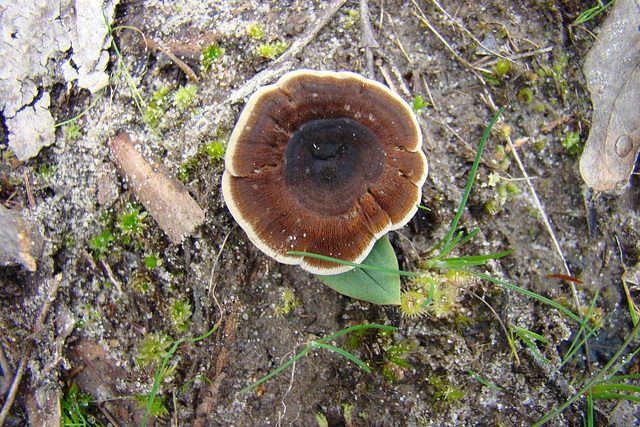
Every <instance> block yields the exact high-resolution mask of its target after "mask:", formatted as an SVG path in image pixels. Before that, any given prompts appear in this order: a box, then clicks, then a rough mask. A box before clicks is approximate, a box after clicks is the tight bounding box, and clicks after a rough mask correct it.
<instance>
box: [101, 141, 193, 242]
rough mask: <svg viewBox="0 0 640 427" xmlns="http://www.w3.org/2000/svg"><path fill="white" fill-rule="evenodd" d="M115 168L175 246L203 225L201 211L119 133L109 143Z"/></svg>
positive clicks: (185, 190)
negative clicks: (116, 166)
mask: <svg viewBox="0 0 640 427" xmlns="http://www.w3.org/2000/svg"><path fill="white" fill-rule="evenodd" d="M110 146H111V152H112V154H113V156H114V157H115V160H116V164H117V165H118V168H119V169H120V171H121V172H122V174H123V175H124V177H125V178H126V179H127V180H128V181H129V182H130V184H131V188H132V189H133V192H134V193H135V195H136V196H137V197H138V199H139V200H140V202H141V203H142V204H143V205H144V207H145V208H147V210H148V211H149V213H150V214H151V216H152V217H153V219H155V220H156V222H157V223H158V225H159V226H160V228H162V230H164V232H165V233H167V235H168V236H169V238H170V239H171V241H172V242H173V243H174V244H179V243H180V242H181V241H182V237H183V236H184V235H190V234H191V233H192V232H193V230H195V228H196V227H198V226H199V225H201V224H202V223H204V211H203V210H202V208H201V207H200V206H198V204H197V203H196V202H195V200H193V199H192V198H191V196H190V195H189V192H188V191H187V189H186V188H185V187H184V185H182V184H181V183H180V182H178V181H177V180H175V179H172V178H169V175H168V172H167V170H166V169H165V168H164V166H162V165H161V164H159V163H157V162H156V163H155V164H154V165H153V166H152V165H151V164H150V163H149V162H148V161H147V160H145V159H144V157H142V155H141V154H140V153H138V152H137V151H136V149H135V148H133V144H132V143H131V138H130V137H129V135H128V134H127V133H124V132H121V133H119V134H118V135H117V136H116V137H115V138H113V139H111V141H110Z"/></svg>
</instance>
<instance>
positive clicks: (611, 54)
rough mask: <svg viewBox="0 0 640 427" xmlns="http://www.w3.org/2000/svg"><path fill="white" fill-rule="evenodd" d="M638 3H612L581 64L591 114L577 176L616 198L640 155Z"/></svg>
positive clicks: (626, 182)
mask: <svg viewBox="0 0 640 427" xmlns="http://www.w3.org/2000/svg"><path fill="white" fill-rule="evenodd" d="M637 1H638V0H619V1H618V2H616V4H615V6H614V8H613V10H612V12H611V15H610V16H609V17H608V18H607V21H606V22H605V23H604V25H603V27H602V31H601V32H600V34H599V35H598V40H596V42H595V44H594V45H593V48H592V49H591V51H590V52H589V54H588V55H587V60H586V62H585V64H584V74H585V76H586V77H587V85H588V87H589V91H590V92H591V100H592V102H593V109H594V113H593V124H592V128H591V132H590V134H589V139H588V140H587V143H586V145H585V148H584V152H583V154H582V158H581V159H580V173H581V174H582V178H583V179H584V180H585V182H586V183H587V184H588V185H589V186H590V187H592V188H594V189H596V190H598V191H603V192H617V193H619V192H621V191H622V190H623V189H624V187H626V186H627V185H628V183H629V177H630V176H631V173H632V172H633V169H634V166H635V162H636V158H637V156H638V151H639V150H640V114H638V104H639V103H640V70H639V66H640V51H639V50H638V49H639V47H640V31H638V27H639V26H640V6H639V5H638V3H637Z"/></svg>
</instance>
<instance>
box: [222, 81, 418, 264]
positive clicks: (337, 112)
mask: <svg viewBox="0 0 640 427" xmlns="http://www.w3.org/2000/svg"><path fill="white" fill-rule="evenodd" d="M427 169H428V167H427V160H426V158H425V156H424V153H423V152H422V133H421V131H420V127H419V126H418V122H417V120H416V118H415V115H414V114H413V111H412V109H411V107H410V106H409V105H407V103H406V102H405V101H404V100H403V99H402V98H400V96H398V95H397V94H396V93H394V92H392V91H391V90H390V89H389V88H387V87H386V86H384V85H382V84H380V83H378V82H376V81H374V80H369V79H365V78H364V77H362V76H360V75H358V74H355V73H350V72H339V73H338V72H332V71H313V70H297V71H293V72H290V73H287V74H285V75H284V76H283V77H282V78H281V79H280V80H278V81H277V82H276V83H275V84H273V85H270V86H265V87H262V88H261V89H259V90H258V91H257V92H256V93H254V94H253V95H252V96H251V98H250V99H249V101H248V102H247V105H246V106H245V108H244V110H243V111H242V114H241V115H240V118H239V120H238V123H237V124H236V127H235V129H234V130H233V133H232V134H231V138H230V140H229V144H228V147H227V153H226V157H225V172H224V174H223V176H222V191H223V194H224V198H225V201H226V203H227V206H228V207H229V210H230V211H231V214H232V215H233V217H234V218H235V219H236V221H237V222H238V223H239V224H240V226H241V227H242V228H243V229H244V230H245V231H246V232H247V234H248V236H249V238H250V239H251V241H252V242H253V243H254V244H255V245H256V246H257V247H258V248H260V249H261V250H262V251H263V252H265V253H266V254H267V255H269V256H271V257H273V258H275V259H276V260H277V261H279V262H282V263H285V264H300V266H301V267H302V268H304V269H305V270H307V271H310V272H312V273H315V274H325V275H326V274H338V273H342V272H345V271H347V270H350V269H351V267H348V266H344V265H340V264H336V263H333V262H329V261H323V260H319V259H316V258H310V257H301V256H294V255H289V254H287V251H303V252H311V253H316V254H321V255H327V256H331V257H334V258H339V259H342V260H345V261H351V262H355V263H359V262H361V261H362V260H364V259H365V258H366V256H367V255H368V254H369V252H370V251H371V248H372V247H373V245H374V243H375V242H376V241H377V240H378V239H379V238H380V237H381V236H383V235H384V234H385V233H387V232H388V231H389V230H395V229H397V228H400V227H402V226H403V225H405V224H406V223H407V222H408V221H409V220H410V219H411V217H413V215H414V214H415V212H416V210H417V205H418V204H419V203H420V200H421V190H422V185H423V184H424V181H425V180H426V178H427Z"/></svg>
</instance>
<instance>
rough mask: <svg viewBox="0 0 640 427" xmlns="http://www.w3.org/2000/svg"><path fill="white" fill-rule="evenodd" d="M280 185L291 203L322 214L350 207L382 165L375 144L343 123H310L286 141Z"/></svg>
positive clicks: (360, 129) (364, 130)
mask: <svg viewBox="0 0 640 427" xmlns="http://www.w3.org/2000/svg"><path fill="white" fill-rule="evenodd" d="M284 160H285V164H284V181H285V184H286V185H287V188H288V190H289V192H290V193H291V194H292V196H293V197H294V198H295V200H296V202H297V203H298V204H299V205H301V206H303V207H305V208H306V209H309V210H311V211H313V212H317V213H320V214H323V215H340V214H343V213H345V212H347V211H349V210H350V209H352V208H353V206H354V204H355V203H356V202H357V200H358V199H360V198H361V197H362V195H363V194H364V193H366V192H367V190H368V188H369V186H370V185H372V184H373V183H375V182H376V180H377V179H378V177H379V176H380V174H381V173H382V171H383V169H384V165H385V153H384V149H383V147H382V143H381V142H380V139H379V138H378V137H377V136H376V134H375V133H374V132H373V131H372V130H371V129H369V128H368V127H366V126H364V125H362V124H361V123H358V122H357V121H355V120H352V119H347V118H330V119H318V120H311V121H309V122H306V123H304V124H303V125H302V126H301V127H300V128H299V129H298V130H297V131H295V132H294V133H293V134H292V135H291V137H290V138H289V142H288V143H287V146H286V149H285V152H284Z"/></svg>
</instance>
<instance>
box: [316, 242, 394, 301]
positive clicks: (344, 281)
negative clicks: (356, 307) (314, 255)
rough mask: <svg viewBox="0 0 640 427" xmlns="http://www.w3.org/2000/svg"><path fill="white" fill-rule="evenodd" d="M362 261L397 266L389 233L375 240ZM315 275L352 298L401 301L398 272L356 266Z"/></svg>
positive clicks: (376, 264) (390, 266) (386, 266)
mask: <svg viewBox="0 0 640 427" xmlns="http://www.w3.org/2000/svg"><path fill="white" fill-rule="evenodd" d="M362 263H363V264H369V265H375V266H378V267H384V268H388V269H392V270H397V269H398V259H397V258H396V254H395V252H394V251H393V247H392V246H391V243H389V239H388V238H387V236H386V235H385V236H383V237H382V238H380V240H378V241H377V242H376V244H375V245H374V246H373V249H372V250H371V253H369V256H367V258H366V259H365V260H364V261H363V262H362ZM316 277H317V278H318V279H320V280H322V281H323V282H324V283H326V284H327V285H328V286H329V287H331V288H332V289H334V290H335V291H337V292H340V293H341V294H343V295H346V296H348V297H351V298H357V299H361V300H363V301H368V302H371V303H374V304H394V305H399V304H400V276H399V275H398V274H396V273H388V272H385V271H377V270H364V269H361V268H356V269H353V270H351V271H347V272H346V273H341V274H335V275H332V276H321V275H317V276H316Z"/></svg>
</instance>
